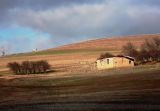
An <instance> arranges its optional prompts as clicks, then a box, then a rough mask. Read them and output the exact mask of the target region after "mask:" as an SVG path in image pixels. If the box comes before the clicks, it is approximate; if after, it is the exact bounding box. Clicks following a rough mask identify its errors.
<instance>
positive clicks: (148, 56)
mask: <svg viewBox="0 0 160 111" xmlns="http://www.w3.org/2000/svg"><path fill="white" fill-rule="evenodd" d="M122 52H123V54H125V55H128V56H131V57H134V58H135V59H136V61H137V62H139V63H146V62H151V61H157V62H158V61H160V38H153V39H146V40H145V42H144V43H143V44H142V45H141V47H140V50H139V51H138V50H137V49H136V48H135V46H134V45H133V44H131V43H127V44H126V45H125V46H123V51H122Z"/></svg>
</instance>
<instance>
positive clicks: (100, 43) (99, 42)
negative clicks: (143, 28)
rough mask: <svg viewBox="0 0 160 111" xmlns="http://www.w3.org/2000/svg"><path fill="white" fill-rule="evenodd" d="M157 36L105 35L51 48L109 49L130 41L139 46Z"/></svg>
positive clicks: (114, 48)
mask: <svg viewBox="0 0 160 111" xmlns="http://www.w3.org/2000/svg"><path fill="white" fill-rule="evenodd" d="M154 37H159V38H160V34H143V35H129V36H116V37H105V38H101V39H95V40H88V41H83V42H79V43H73V44H69V45H63V46H60V47H56V48H53V49H52V50H64V49H95V48H97V49H110V50H120V49H121V48H122V46H123V45H125V44H126V43H127V42H132V43H133V44H134V45H136V46H137V47H138V46H140V45H141V44H142V43H143V42H144V40H145V39H151V38H154Z"/></svg>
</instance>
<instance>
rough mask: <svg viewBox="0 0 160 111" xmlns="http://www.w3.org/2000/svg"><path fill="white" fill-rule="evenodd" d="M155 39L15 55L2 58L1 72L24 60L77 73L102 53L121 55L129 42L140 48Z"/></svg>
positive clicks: (98, 42) (127, 38)
mask: <svg viewBox="0 0 160 111" xmlns="http://www.w3.org/2000/svg"><path fill="white" fill-rule="evenodd" d="M154 37H159V38H160V34H146V35H144V34H143V35H130V36H117V37H105V38H100V39H95V40H88V41H83V42H79V43H73V44H69V45H64V46H60V47H56V48H52V49H47V50H42V51H38V52H30V53H21V54H14V55H10V56H6V57H1V58H0V71H4V70H7V69H6V65H7V63H8V62H14V61H17V62H21V61H24V60H27V61H28V60H30V61H31V60H47V61H48V62H49V63H50V64H51V65H52V66H53V67H55V68H56V69H58V70H65V71H66V70H69V69H74V70H76V71H77V70H78V69H77V67H78V65H80V63H81V62H89V63H93V62H95V60H96V59H97V57H98V56H99V55H100V54H101V53H104V52H110V53H113V54H119V53H121V48H122V46H123V45H125V44H126V43H127V42H132V43H133V44H134V45H136V46H137V47H139V46H140V45H141V44H142V43H143V42H144V41H145V39H150V38H154ZM83 66H84V65H83Z"/></svg>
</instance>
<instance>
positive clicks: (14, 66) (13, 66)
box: [7, 60, 51, 74]
mask: <svg viewBox="0 0 160 111" xmlns="http://www.w3.org/2000/svg"><path fill="white" fill-rule="evenodd" d="M7 66H8V67H9V68H10V70H12V71H13V72H14V73H16V74H36V73H46V72H47V71H48V70H50V68H51V66H50V65H49V64H48V62H47V61H44V60H41V61H23V62H22V63H21V64H19V63H17V62H11V63H8V65H7Z"/></svg>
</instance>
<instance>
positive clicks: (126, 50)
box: [122, 42, 138, 58]
mask: <svg viewBox="0 0 160 111" xmlns="http://www.w3.org/2000/svg"><path fill="white" fill-rule="evenodd" d="M122 53H123V54H124V55H127V56H131V57H135V58H136V57H137V55H138V51H137V49H136V47H135V46H134V45H133V44H132V43H131V42H128V43H127V44H126V45H124V46H123V47H122Z"/></svg>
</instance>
